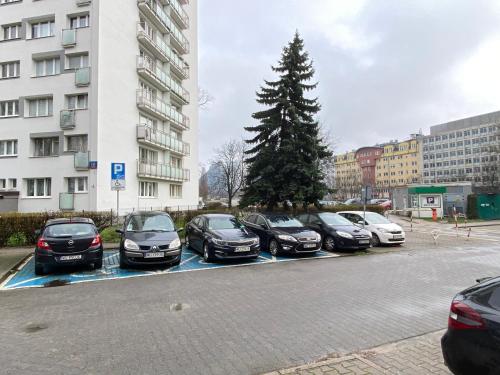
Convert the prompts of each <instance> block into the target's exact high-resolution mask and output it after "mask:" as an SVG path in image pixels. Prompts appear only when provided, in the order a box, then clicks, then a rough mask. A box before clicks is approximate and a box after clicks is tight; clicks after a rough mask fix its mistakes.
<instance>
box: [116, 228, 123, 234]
mask: <svg viewBox="0 0 500 375" xmlns="http://www.w3.org/2000/svg"><path fill="white" fill-rule="evenodd" d="M115 232H116V233H118V234H123V230H121V229H116V230H115Z"/></svg>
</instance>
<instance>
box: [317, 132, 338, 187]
mask: <svg viewBox="0 0 500 375" xmlns="http://www.w3.org/2000/svg"><path fill="white" fill-rule="evenodd" d="M319 132H320V137H321V141H322V143H323V144H324V145H326V146H327V147H328V151H330V152H331V153H332V155H331V156H330V157H327V158H325V159H322V160H321V162H320V168H321V171H322V172H323V175H324V180H323V182H324V183H325V184H326V186H327V187H328V190H330V194H331V193H332V192H333V190H334V189H335V160H334V158H335V157H334V151H335V144H336V142H335V140H334V137H333V135H332V132H331V129H330V128H326V127H325V126H324V125H323V124H321V125H320V130H319Z"/></svg>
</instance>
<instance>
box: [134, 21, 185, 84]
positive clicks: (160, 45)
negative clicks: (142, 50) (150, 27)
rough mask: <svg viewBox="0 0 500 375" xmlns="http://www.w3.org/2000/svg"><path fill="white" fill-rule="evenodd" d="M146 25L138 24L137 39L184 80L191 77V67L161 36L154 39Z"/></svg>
mask: <svg viewBox="0 0 500 375" xmlns="http://www.w3.org/2000/svg"><path fill="white" fill-rule="evenodd" d="M144 26H145V25H144V23H141V22H139V23H138V24H137V39H139V41H143V42H144V43H145V44H146V46H148V47H149V48H150V49H151V51H152V52H153V53H154V54H155V56H156V57H157V58H159V59H160V60H162V61H164V62H168V63H170V64H171V65H172V67H173V68H174V69H175V72H176V73H177V74H178V75H179V76H181V77H182V78H188V77H189V65H188V64H187V63H186V62H185V61H184V60H183V59H182V58H180V57H179V56H178V55H177V54H176V53H175V52H174V50H173V49H172V48H171V47H170V46H169V45H168V44H167V43H165V41H164V40H163V39H162V38H161V36H159V35H155V36H154V37H152V36H151V35H149V34H148V32H147V31H146V30H145V28H144Z"/></svg>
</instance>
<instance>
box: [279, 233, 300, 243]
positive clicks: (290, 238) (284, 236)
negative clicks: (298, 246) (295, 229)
mask: <svg viewBox="0 0 500 375" xmlns="http://www.w3.org/2000/svg"><path fill="white" fill-rule="evenodd" d="M278 238H279V239H280V240H282V241H288V242H297V239H296V238H295V237H293V236H289V235H288V234H278Z"/></svg>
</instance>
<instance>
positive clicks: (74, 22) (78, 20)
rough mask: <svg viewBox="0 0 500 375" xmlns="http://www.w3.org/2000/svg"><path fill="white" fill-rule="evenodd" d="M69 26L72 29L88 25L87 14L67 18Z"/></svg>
mask: <svg viewBox="0 0 500 375" xmlns="http://www.w3.org/2000/svg"><path fill="white" fill-rule="evenodd" d="M69 26H70V28H72V29H79V28H81V27H89V15H88V14H85V15H83V16H75V17H71V18H70V19H69Z"/></svg>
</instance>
